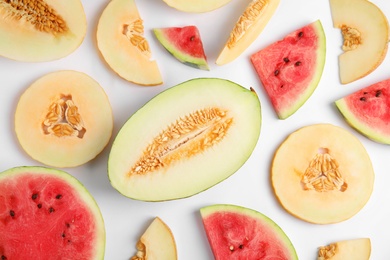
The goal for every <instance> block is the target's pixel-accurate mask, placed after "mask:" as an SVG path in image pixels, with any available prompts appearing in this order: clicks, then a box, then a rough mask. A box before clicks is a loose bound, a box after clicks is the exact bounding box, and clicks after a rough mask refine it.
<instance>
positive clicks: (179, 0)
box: [163, 0, 231, 13]
mask: <svg viewBox="0 0 390 260" xmlns="http://www.w3.org/2000/svg"><path fill="white" fill-rule="evenodd" d="M163 1H164V2H165V3H166V4H167V5H169V6H171V7H173V8H175V9H177V10H179V11H183V12H189V13H204V12H210V11H213V10H216V9H218V8H220V7H222V6H224V5H226V4H227V3H229V2H230V1H231V0H163Z"/></svg>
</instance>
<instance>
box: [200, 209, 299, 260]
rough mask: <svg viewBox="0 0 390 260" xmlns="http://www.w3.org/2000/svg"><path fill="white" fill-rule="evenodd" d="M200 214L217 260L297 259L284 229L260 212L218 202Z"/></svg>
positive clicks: (202, 210) (201, 210)
mask: <svg viewBox="0 0 390 260" xmlns="http://www.w3.org/2000/svg"><path fill="white" fill-rule="evenodd" d="M200 213H201V216H202V221H203V226H204V229H205V231H206V235H207V239H208V241H209V244H210V247H211V249H212V251H213V254H214V258H215V260H230V259H231V260H234V259H289V260H294V259H298V256H297V254H296V252H295V248H294V246H293V245H292V243H291V241H290V239H289V238H288V237H287V235H286V234H285V233H284V231H283V230H282V229H281V228H280V227H279V226H278V225H277V224H276V223H275V222H274V221H273V220H271V219H270V218H268V217H267V216H265V215H263V214H261V213H260V212H257V211H255V210H252V209H249V208H244V207H241V206H236V205H226V204H217V205H211V206H207V207H204V208H201V209H200Z"/></svg>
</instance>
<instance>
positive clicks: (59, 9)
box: [0, 0, 87, 62]
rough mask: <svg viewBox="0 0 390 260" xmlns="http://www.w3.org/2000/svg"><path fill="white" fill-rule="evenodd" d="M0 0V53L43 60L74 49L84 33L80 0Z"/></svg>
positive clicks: (7, 55) (15, 58)
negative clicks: (27, 2) (27, 1)
mask: <svg viewBox="0 0 390 260" xmlns="http://www.w3.org/2000/svg"><path fill="white" fill-rule="evenodd" d="M24 3H25V1H4V0H1V1H0V13H1V15H0V39H1V41H0V55H1V56H4V57H6V58H10V59H13V60H17V61H24V62H43V61H51V60H56V59H60V58H63V57H65V56H67V55H69V54H70V53H72V52H73V51H74V50H76V49H77V48H78V47H79V46H80V44H81V43H82V41H83V40H84V37H85V35H86V31H87V21H86V16H85V13H84V8H83V5H82V3H81V1H80V0H69V1H55V0H36V1H30V2H29V4H24Z"/></svg>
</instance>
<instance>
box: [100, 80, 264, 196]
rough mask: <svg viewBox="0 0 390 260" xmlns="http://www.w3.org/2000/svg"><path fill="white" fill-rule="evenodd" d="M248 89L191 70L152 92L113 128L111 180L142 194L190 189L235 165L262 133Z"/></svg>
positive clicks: (209, 183)
mask: <svg viewBox="0 0 390 260" xmlns="http://www.w3.org/2000/svg"><path fill="white" fill-rule="evenodd" d="M260 127H261V109H260V101H259V99H258V97H257V95H256V93H254V92H253V91H252V90H250V89H247V88H244V87H242V86H240V85H238V84H236V83H234V82H231V81H228V80H224V79H218V78H197V79H192V80H189V81H186V82H183V83H181V84H179V85H176V86H174V87H171V88H169V89H167V90H165V91H164V92H162V93H160V94H158V95H157V96H155V97H154V98H153V99H151V100H150V101H149V102H148V103H146V104H145V105H144V106H143V107H142V108H141V109H139V110H138V111H137V112H135V113H134V114H133V115H132V116H131V117H130V118H129V119H128V121H127V122H126V123H125V124H124V125H123V126H122V128H121V130H120V131H119V133H118V135H117V136H116V138H115V140H114V143H113V145H112V148H111V152H110V156H109V159H108V175H109V179H110V182H111V184H112V186H113V187H114V188H115V189H117V190H118V191H119V192H120V193H122V194H123V195H125V196H127V197H130V198H133V199H138V200H145V201H164V200H172V199H179V198H184V197H189V196H192V195H194V194H197V193H199V192H201V191H204V190H206V189H208V188H210V187H211V186H213V185H216V184H217V183H219V182H221V181H222V180H224V179H226V178H228V177H229V176H230V175H232V174H233V173H234V172H236V171H237V170H238V169H239V168H240V167H241V166H242V165H243V164H244V163H245V162H246V160H247V159H248V158H249V157H250V155H251V154H252V151H253V150H254V148H255V146H256V143H257V140H258V138H259V134H260Z"/></svg>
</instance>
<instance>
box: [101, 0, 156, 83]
mask: <svg viewBox="0 0 390 260" xmlns="http://www.w3.org/2000/svg"><path fill="white" fill-rule="evenodd" d="M97 46H98V49H99V50H100V53H101V54H102V56H103V58H104V60H105V61H106V62H107V63H108V65H109V66H110V67H111V69H112V70H113V71H115V72H116V73H117V74H118V75H119V76H121V77H122V78H124V79H126V80H128V81H130V82H133V83H135V84H138V85H145V86H155V85H160V84H162V83H163V80H162V76H161V73H160V70H159V68H158V64H157V62H156V61H155V60H153V59H152V52H151V49H150V47H149V43H148V41H147V39H146V38H145V36H144V24H143V20H142V19H141V17H140V15H139V12H138V9H137V6H136V4H135V1H134V0H112V1H110V2H109V3H108V5H107V6H106V8H105V9H104V11H103V13H102V14H101V16H100V19H99V23H98V27H97Z"/></svg>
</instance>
